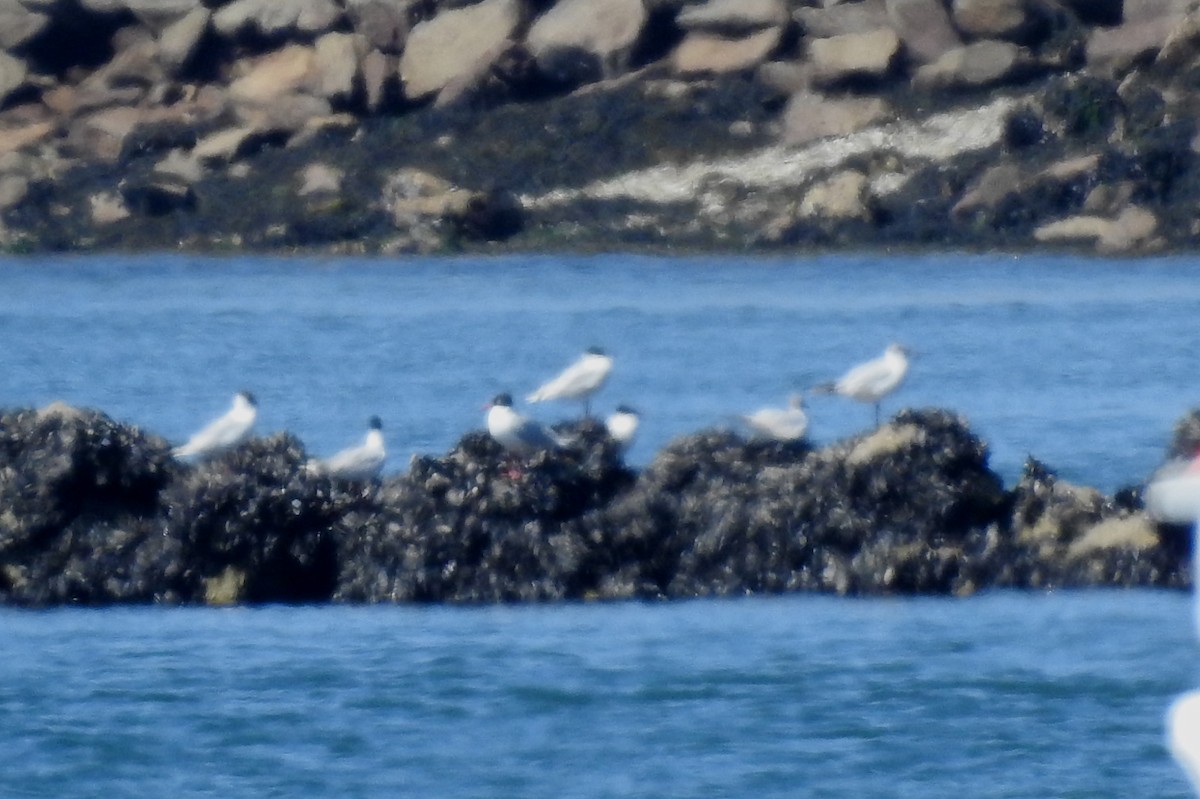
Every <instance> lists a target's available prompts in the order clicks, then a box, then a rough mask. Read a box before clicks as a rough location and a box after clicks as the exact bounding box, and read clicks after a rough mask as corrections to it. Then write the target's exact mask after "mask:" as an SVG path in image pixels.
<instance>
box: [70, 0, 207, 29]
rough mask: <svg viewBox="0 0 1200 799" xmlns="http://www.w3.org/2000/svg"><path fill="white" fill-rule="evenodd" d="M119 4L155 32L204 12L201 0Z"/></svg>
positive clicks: (147, 0) (123, 1)
mask: <svg viewBox="0 0 1200 799" xmlns="http://www.w3.org/2000/svg"><path fill="white" fill-rule="evenodd" d="M120 4H121V5H123V6H124V7H125V8H127V9H129V10H130V11H132V12H133V15H134V16H135V17H137V18H138V21H139V22H141V23H142V24H143V25H145V26H146V27H148V28H150V29H151V30H153V31H155V32H162V31H164V30H166V29H167V28H170V27H171V26H172V25H174V24H176V23H177V22H179V21H180V20H182V19H183V18H184V17H187V16H190V15H194V14H196V13H197V12H204V11H206V9H205V8H204V6H203V5H201V0H120ZM84 5H85V6H86V5H87V0H84Z"/></svg>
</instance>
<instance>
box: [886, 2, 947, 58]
mask: <svg viewBox="0 0 1200 799" xmlns="http://www.w3.org/2000/svg"><path fill="white" fill-rule="evenodd" d="M886 2H887V10H888V16H889V17H890V18H891V20H892V27H893V28H894V29H895V31H896V33H897V35H899V37H900V40H901V41H902V42H904V47H905V49H906V51H907V52H908V55H909V56H910V57H911V58H913V59H914V60H916V61H917V62H919V63H922V64H928V63H932V62H933V61H936V60H937V59H939V58H941V56H942V55H943V54H944V53H946V52H947V51H949V50H953V49H954V48H955V47H958V46H960V45H961V44H962V39H961V38H960V37H959V35H958V32H957V31H955V30H954V26H953V25H951V24H950V15H949V13H948V12H947V11H946V7H945V6H944V5H942V3H941V0H886Z"/></svg>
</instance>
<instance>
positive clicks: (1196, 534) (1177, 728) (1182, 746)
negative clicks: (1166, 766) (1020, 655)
mask: <svg viewBox="0 0 1200 799" xmlns="http://www.w3.org/2000/svg"><path fill="white" fill-rule="evenodd" d="M1146 509H1147V510H1148V511H1149V513H1150V515H1151V516H1152V517H1154V518H1156V519H1159V520H1161V521H1166V522H1175V523H1178V524H1191V525H1192V597H1193V599H1192V602H1193V624H1195V625H1196V630H1197V634H1200V592H1197V590H1196V579H1197V577H1198V576H1200V568H1198V567H1200V552H1198V551H1197V549H1196V548H1197V546H1198V545H1200V454H1198V455H1197V457H1195V458H1193V459H1192V460H1191V461H1174V462H1172V463H1170V464H1168V465H1166V466H1164V467H1163V468H1162V469H1160V470H1159V471H1158V472H1157V473H1156V474H1155V475H1154V477H1153V478H1151V481H1150V484H1149V485H1148V486H1147V487H1146ZM1166 726H1167V746H1168V747H1169V748H1170V750H1171V755H1172V756H1173V757H1174V758H1175V762H1176V763H1178V764H1179V766H1180V768H1182V769H1183V771H1184V773H1185V774H1186V775H1187V778H1188V780H1189V781H1191V783H1192V788H1193V790H1195V792H1196V794H1197V795H1198V796H1200V691H1189V692H1188V693H1186V694H1184V695H1183V696H1181V697H1179V698H1178V699H1176V700H1175V701H1174V702H1173V703H1172V704H1171V707H1170V708H1169V709H1168V710H1167V725H1166Z"/></svg>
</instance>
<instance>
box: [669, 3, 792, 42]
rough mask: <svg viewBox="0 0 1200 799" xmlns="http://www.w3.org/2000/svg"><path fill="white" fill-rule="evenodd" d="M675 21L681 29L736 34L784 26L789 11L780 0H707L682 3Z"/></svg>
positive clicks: (734, 36) (743, 34)
mask: <svg viewBox="0 0 1200 799" xmlns="http://www.w3.org/2000/svg"><path fill="white" fill-rule="evenodd" d="M675 22H676V24H678V25H679V27H681V28H683V29H684V30H698V31H705V32H708V33H714V34H718V35H722V36H729V37H731V38H738V37H741V36H745V35H747V34H751V33H757V32H758V31H761V30H762V29H763V28H783V27H784V26H785V25H786V24H787V23H788V12H787V7H786V6H785V5H784V4H783V2H781V0H708V2H706V3H702V4H700V5H695V6H685V7H684V8H683V9H681V10H680V12H679V14H678V15H677V16H676V17H675Z"/></svg>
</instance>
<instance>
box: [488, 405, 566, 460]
mask: <svg viewBox="0 0 1200 799" xmlns="http://www.w3.org/2000/svg"><path fill="white" fill-rule="evenodd" d="M486 407H487V409H488V412H487V429H488V433H489V434H490V435H491V437H492V438H494V439H496V441H497V442H498V443H499V444H500V446H502V447H504V449H506V450H508V451H509V452H511V453H513V454H514V455H528V454H530V453H532V452H536V451H538V450H541V449H556V448H558V447H560V446H562V445H563V443H564V442H563V440H562V439H561V438H559V437H558V436H557V435H555V434H554V432H553V431H551V430H548V429H547V428H545V427H543V426H542V425H540V424H538V423H537V422H535V421H534V420H533V419H527V418H525V417H524V416H522V415H521V414H519V413H517V412H516V411H515V410H513V407H512V395H511V394H497V395H496V396H495V397H494V398H493V399H492V401H491V402H489V403H488V404H487V406H486Z"/></svg>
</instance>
